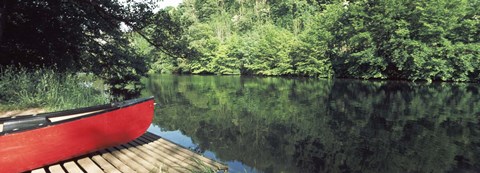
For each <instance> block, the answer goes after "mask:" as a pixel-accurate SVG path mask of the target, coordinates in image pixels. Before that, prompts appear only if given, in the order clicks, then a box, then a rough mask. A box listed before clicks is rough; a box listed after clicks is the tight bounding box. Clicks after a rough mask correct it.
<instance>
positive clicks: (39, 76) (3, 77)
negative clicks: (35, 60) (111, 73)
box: [0, 67, 110, 112]
mask: <svg viewBox="0 0 480 173" xmlns="http://www.w3.org/2000/svg"><path fill="white" fill-rule="evenodd" d="M98 81H99V79H97V78H96V77H95V76H91V75H86V74H78V73H76V74H73V73H60V72H56V71H54V70H51V69H36V70H27V69H24V68H13V67H7V68H1V69H0V91H1V92H0V112H8V111H12V110H27V109H32V108H36V109H39V108H41V110H47V111H56V110H65V109H72V108H78V107H84V106H91V105H97V104H104V103H108V102H109V101H110V94H109V93H108V92H107V90H106V87H105V86H103V84H102V83H101V82H98Z"/></svg>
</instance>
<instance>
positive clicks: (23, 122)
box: [0, 97, 152, 136]
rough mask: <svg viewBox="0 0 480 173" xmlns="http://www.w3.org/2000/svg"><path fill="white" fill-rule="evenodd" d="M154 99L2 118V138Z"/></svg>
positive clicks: (0, 121) (0, 132) (0, 122)
mask: <svg viewBox="0 0 480 173" xmlns="http://www.w3.org/2000/svg"><path fill="white" fill-rule="evenodd" d="M149 99H152V97H149V98H142V99H133V100H127V101H123V102H117V103H111V104H105V105H98V106H91V107H85V108H78V109H72V110H65V111H58V112H50V113H41V114H31V115H19V116H12V117H4V118H0V136H1V135H6V134H11V133H17V132H21V131H25V130H32V129H37V128H41V127H45V126H49V125H54V124H58V123H63V122H68V121H73V120H76V119H80V118H84V117H89V116H95V115H98V114H101V113H104V112H109V111H112V110H116V109H119V108H122V107H125V106H130V105H134V104H137V103H141V102H144V101H147V100H149Z"/></svg>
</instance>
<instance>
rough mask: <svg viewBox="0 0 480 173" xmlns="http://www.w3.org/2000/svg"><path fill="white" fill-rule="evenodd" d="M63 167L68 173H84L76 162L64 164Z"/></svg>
mask: <svg viewBox="0 0 480 173" xmlns="http://www.w3.org/2000/svg"><path fill="white" fill-rule="evenodd" d="M63 167H64V168H65V169H66V170H67V172H75V173H77V172H83V171H82V169H80V167H78V165H77V164H76V163H75V162H74V161H69V162H66V163H64V164H63Z"/></svg>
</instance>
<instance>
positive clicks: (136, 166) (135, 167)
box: [107, 148, 150, 172]
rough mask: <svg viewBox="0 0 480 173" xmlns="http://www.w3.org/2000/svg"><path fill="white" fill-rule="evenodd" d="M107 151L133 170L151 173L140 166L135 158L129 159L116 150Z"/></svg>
mask: <svg viewBox="0 0 480 173" xmlns="http://www.w3.org/2000/svg"><path fill="white" fill-rule="evenodd" d="M107 151H109V152H110V153H111V154H112V155H113V156H115V157H116V158H118V159H119V160H120V161H122V162H123V163H124V164H126V165H128V166H129V167H130V168H132V169H133V170H135V171H137V172H150V171H149V170H147V169H145V168H144V167H143V166H142V165H140V164H138V163H137V162H136V159H135V158H129V157H128V156H126V155H124V154H122V152H120V151H118V150H117V149H115V148H108V149H107Z"/></svg>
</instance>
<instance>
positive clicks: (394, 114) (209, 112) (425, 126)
mask: <svg viewBox="0 0 480 173" xmlns="http://www.w3.org/2000/svg"><path fill="white" fill-rule="evenodd" d="M145 83H146V90H144V91H143V93H142V95H152V94H153V95H155V97H156V101H157V102H158V103H160V106H159V107H158V108H157V110H156V117H155V120H154V126H152V127H151V128H150V131H153V132H155V133H157V134H160V135H162V136H163V137H165V138H168V139H170V140H172V141H174V142H177V143H180V144H181V145H184V146H187V147H189V148H191V149H192V150H195V151H197V152H199V153H203V154H205V155H207V156H208V157H211V158H215V159H218V160H220V161H223V162H226V163H227V164H228V165H229V166H230V172H275V173H276V172H480V163H479V162H480V123H479V120H480V87H479V85H478V84H451V83H433V84H419V83H417V84H415V83H407V82H395V81H393V82H385V81H376V82H373V81H359V80H319V79H285V78H255V77H239V76H170V75H168V76H156V77H152V78H150V79H148V80H147V81H145Z"/></svg>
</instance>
